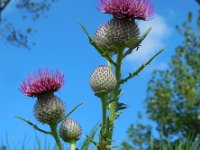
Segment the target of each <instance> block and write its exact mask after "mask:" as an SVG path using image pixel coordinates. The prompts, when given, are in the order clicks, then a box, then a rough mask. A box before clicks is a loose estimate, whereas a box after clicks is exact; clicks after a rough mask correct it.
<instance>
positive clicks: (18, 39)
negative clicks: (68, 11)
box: [0, 0, 58, 48]
mask: <svg viewBox="0 0 200 150" xmlns="http://www.w3.org/2000/svg"><path fill="white" fill-rule="evenodd" d="M57 1H58V0H37V1H35V0H20V1H15V0H0V38H1V40H4V41H6V42H8V43H9V44H12V45H14V46H17V47H23V48H30V46H32V45H34V44H35V42H30V40H29V37H30V36H32V35H33V34H34V33H35V32H36V31H37V30H36V29H35V28H34V26H33V25H32V22H30V19H31V20H32V21H37V20H38V19H39V18H41V16H46V13H47V11H48V10H49V9H50V8H51V7H52V5H53V4H54V3H55V2H57ZM9 6H10V7H13V8H12V9H13V10H14V12H13V14H14V15H15V16H14V17H15V19H14V20H13V18H9V17H8V16H7V15H5V11H6V9H7V8H8V7H9ZM15 11H18V12H20V15H17V14H18V13H17V12H15ZM16 20H18V22H21V21H23V22H24V23H25V24H27V26H26V27H24V26H23V27H20V26H18V24H17V23H16ZM26 21H27V22H26Z"/></svg>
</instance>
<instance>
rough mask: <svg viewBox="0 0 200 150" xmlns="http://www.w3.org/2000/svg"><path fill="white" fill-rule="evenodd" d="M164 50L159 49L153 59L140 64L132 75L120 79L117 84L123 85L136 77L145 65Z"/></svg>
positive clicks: (152, 58)
mask: <svg viewBox="0 0 200 150" xmlns="http://www.w3.org/2000/svg"><path fill="white" fill-rule="evenodd" d="M163 50H164V49H161V50H160V51H158V52H157V53H156V54H155V55H154V56H153V57H151V58H150V59H149V60H148V61H147V62H146V63H145V64H142V65H141V66H140V67H139V68H138V69H137V70H136V71H135V72H134V73H129V76H128V77H127V78H125V79H122V80H121V81H120V82H119V83H120V84H124V83H125V82H127V81H128V80H130V79H131V78H133V77H135V76H136V75H138V74H139V73H140V72H141V71H142V70H143V69H144V68H145V67H146V66H147V65H149V64H150V63H151V62H152V61H153V60H154V59H155V58H156V57H157V56H158V55H159V54H160V53H161V52H162V51H163Z"/></svg>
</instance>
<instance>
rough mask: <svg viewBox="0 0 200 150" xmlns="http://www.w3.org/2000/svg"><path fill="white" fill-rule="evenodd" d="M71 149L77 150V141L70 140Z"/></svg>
mask: <svg viewBox="0 0 200 150" xmlns="http://www.w3.org/2000/svg"><path fill="white" fill-rule="evenodd" d="M70 150H76V141H71V142H70Z"/></svg>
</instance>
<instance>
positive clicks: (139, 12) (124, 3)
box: [98, 0, 154, 20]
mask: <svg viewBox="0 0 200 150" xmlns="http://www.w3.org/2000/svg"><path fill="white" fill-rule="evenodd" d="M98 9H99V10H100V11H101V12H103V13H108V14H112V15H113V16H115V17H118V18H126V19H131V20H132V19H140V20H147V19H149V18H151V17H152V16H153V14H154V9H153V5H152V3H151V0H99V6H98Z"/></svg>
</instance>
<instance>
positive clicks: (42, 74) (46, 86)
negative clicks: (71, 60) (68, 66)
mask: <svg viewBox="0 0 200 150" xmlns="http://www.w3.org/2000/svg"><path fill="white" fill-rule="evenodd" d="M63 84H64V74H63V73H61V72H59V71H57V72H55V73H53V72H52V71H50V70H49V69H47V68H40V69H39V70H38V71H37V72H34V73H30V74H29V75H28V77H27V79H26V80H24V81H23V82H22V83H21V85H20V88H19V90H20V91H21V92H22V93H23V94H24V95H26V96H30V97H35V96H38V95H40V94H42V93H46V92H55V91H57V90H58V89H60V88H61V87H62V85H63Z"/></svg>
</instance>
